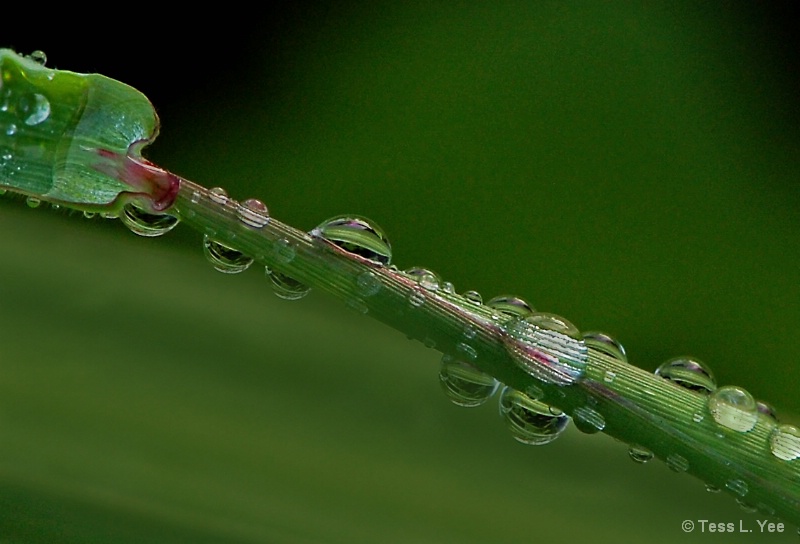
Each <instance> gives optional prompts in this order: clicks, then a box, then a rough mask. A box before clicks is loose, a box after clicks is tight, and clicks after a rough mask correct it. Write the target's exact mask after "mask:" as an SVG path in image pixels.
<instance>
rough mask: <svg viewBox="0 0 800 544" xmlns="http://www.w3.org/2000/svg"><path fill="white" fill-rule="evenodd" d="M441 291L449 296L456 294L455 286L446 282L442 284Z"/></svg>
mask: <svg viewBox="0 0 800 544" xmlns="http://www.w3.org/2000/svg"><path fill="white" fill-rule="evenodd" d="M442 291H444V292H445V293H447V294H449V295H455V294H456V286H455V285H453V284H452V283H451V282H449V281H446V282H444V283H443V284H442Z"/></svg>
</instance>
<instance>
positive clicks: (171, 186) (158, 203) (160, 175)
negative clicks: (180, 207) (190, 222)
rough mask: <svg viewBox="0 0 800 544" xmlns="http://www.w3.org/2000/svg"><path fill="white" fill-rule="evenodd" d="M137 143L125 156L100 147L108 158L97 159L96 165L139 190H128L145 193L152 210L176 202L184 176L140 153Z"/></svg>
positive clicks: (160, 210)
mask: <svg viewBox="0 0 800 544" xmlns="http://www.w3.org/2000/svg"><path fill="white" fill-rule="evenodd" d="M135 147H136V146H135V145H133V146H131V148H130V149H129V150H128V153H127V154H126V155H124V156H123V155H120V154H118V153H115V152H114V151H111V150H108V149H97V150H95V151H96V152H97V154H98V155H99V156H100V157H102V158H103V159H105V160H104V161H98V162H97V163H95V164H94V165H93V167H94V169H95V170H97V171H98V172H101V173H103V174H106V175H108V176H111V177H113V178H115V179H118V180H119V181H121V182H123V183H125V184H127V185H130V186H131V187H133V188H135V189H138V190H140V191H141V192H138V191H137V192H135V193H126V194H128V195H130V194H134V195H137V196H144V197H146V202H145V203H143V204H145V205H146V207H149V208H150V209H149V211H151V212H163V211H165V210H167V209H169V208H170V207H171V206H172V205H173V204H174V203H175V199H176V198H177V196H178V190H179V189H180V185H181V178H180V177H179V176H176V175H175V174H173V173H172V172H168V171H167V170H164V169H163V168H160V167H159V166H157V165H155V164H153V163H152V162H150V161H148V160H147V159H144V158H143V157H141V156H140V155H139V154H138V152H137V151H136V150H135Z"/></svg>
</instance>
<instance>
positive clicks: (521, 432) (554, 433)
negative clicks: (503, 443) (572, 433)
mask: <svg viewBox="0 0 800 544" xmlns="http://www.w3.org/2000/svg"><path fill="white" fill-rule="evenodd" d="M500 414H501V415H502V416H503V418H504V419H505V421H506V425H508V429H509V431H511V436H513V437H514V438H515V439H516V440H517V441H519V442H522V443H523V444H530V445H533V446H543V445H545V444H549V443H550V442H552V441H553V440H555V439H556V438H558V437H559V436H560V435H561V433H563V432H564V429H566V428H567V425H568V424H569V417H567V416H566V415H565V414H563V413H561V414H559V415H555V414H553V413H552V412H551V411H550V407H549V406H548V405H547V404H545V403H543V402H540V401H538V400H533V399H532V398H530V397H528V396H527V395H525V394H524V393H522V392H520V391H517V390H515V389H512V388H510V387H504V388H503V392H502V393H501V394H500Z"/></svg>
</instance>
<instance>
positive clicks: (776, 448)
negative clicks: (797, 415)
mask: <svg viewBox="0 0 800 544" xmlns="http://www.w3.org/2000/svg"><path fill="white" fill-rule="evenodd" d="M769 449H770V450H772V454H773V455H774V456H775V457H777V458H778V459H783V460H784V461H792V460H794V459H797V458H799V457H800V430H798V429H797V427H795V426H793V425H786V424H782V425H778V426H777V427H775V428H774V429H773V430H772V434H770V435H769Z"/></svg>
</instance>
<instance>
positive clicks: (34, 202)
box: [25, 196, 42, 208]
mask: <svg viewBox="0 0 800 544" xmlns="http://www.w3.org/2000/svg"><path fill="white" fill-rule="evenodd" d="M41 203H42V201H41V199H38V198H36V197H35V196H29V197H28V198H26V199H25V204H27V205H28V207H29V208H38V207H39V205H40V204H41Z"/></svg>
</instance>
